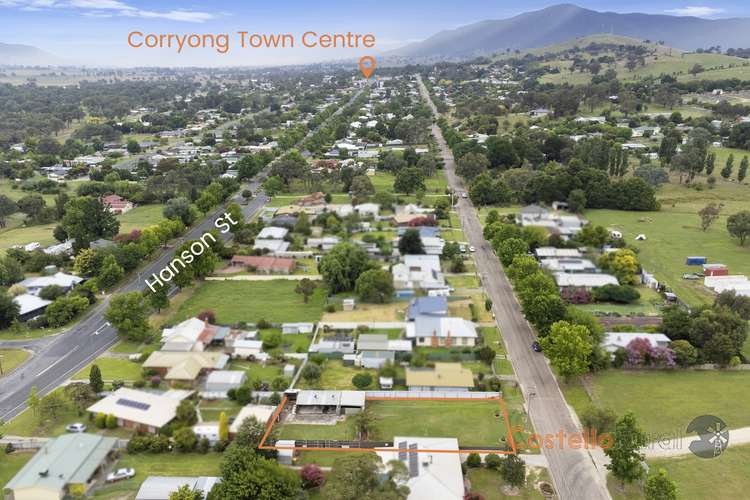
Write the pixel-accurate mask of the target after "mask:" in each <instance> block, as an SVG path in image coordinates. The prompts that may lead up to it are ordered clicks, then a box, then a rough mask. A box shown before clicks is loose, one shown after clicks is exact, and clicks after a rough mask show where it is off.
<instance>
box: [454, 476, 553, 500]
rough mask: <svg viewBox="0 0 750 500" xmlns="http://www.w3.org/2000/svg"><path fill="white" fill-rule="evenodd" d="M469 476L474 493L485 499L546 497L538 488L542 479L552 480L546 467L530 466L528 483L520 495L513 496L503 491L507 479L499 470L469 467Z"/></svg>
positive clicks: (520, 491) (501, 499) (523, 499)
mask: <svg viewBox="0 0 750 500" xmlns="http://www.w3.org/2000/svg"><path fill="white" fill-rule="evenodd" d="M467 476H468V478H469V481H470V483H471V489H470V490H469V491H471V492H472V493H479V494H481V495H482V497H483V498H484V499H485V500H504V499H507V498H518V499H522V500H525V499H539V498H544V496H542V494H541V493H540V492H539V490H538V489H537V484H538V483H539V482H540V481H546V482H550V478H549V473H547V471H546V470H545V469H541V468H533V469H532V468H530V470H528V475H527V476H526V485H525V486H524V487H523V488H522V489H520V490H519V491H518V495H514V496H512V497H510V496H507V495H505V494H504V493H503V490H502V488H503V486H505V481H504V480H503V477H502V476H501V475H500V472H499V471H496V470H491V469H485V468H479V469H471V468H470V469H468V471H467Z"/></svg>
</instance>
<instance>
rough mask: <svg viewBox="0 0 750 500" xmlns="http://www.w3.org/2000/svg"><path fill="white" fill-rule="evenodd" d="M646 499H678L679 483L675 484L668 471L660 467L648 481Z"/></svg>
mask: <svg viewBox="0 0 750 500" xmlns="http://www.w3.org/2000/svg"><path fill="white" fill-rule="evenodd" d="M644 493H645V494H646V500H677V485H675V484H674V481H672V480H671V479H670V478H669V476H667V471H665V470H664V469H659V471H658V472H657V473H656V474H652V475H650V476H649V477H648V480H647V481H646V488H645V492H644Z"/></svg>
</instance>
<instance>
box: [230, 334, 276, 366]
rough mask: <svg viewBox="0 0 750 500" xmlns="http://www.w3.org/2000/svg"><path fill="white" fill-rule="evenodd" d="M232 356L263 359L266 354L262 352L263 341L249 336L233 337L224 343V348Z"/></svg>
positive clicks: (265, 358)
mask: <svg viewBox="0 0 750 500" xmlns="http://www.w3.org/2000/svg"><path fill="white" fill-rule="evenodd" d="M224 350H225V351H226V352H227V353H228V354H230V355H231V356H232V357H233V358H245V359H247V358H250V357H253V358H255V359H258V360H261V361H265V360H267V359H268V354H267V353H264V352H263V341H262V340H255V339H249V338H235V339H234V340H232V341H231V342H226V343H225V349H224Z"/></svg>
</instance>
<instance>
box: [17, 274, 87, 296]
mask: <svg viewBox="0 0 750 500" xmlns="http://www.w3.org/2000/svg"><path fill="white" fill-rule="evenodd" d="M83 281H84V279H83V278H81V277H80V276H73V275H72V274H65V273H62V272H57V273H55V274H53V275H51V276H36V277H33V278H26V279H25V280H23V281H21V282H19V283H18V284H19V285H21V286H22V287H24V288H25V289H26V292H27V293H29V294H31V295H39V292H41V291H42V290H43V289H44V288H46V287H48V286H51V285H57V286H59V287H60V288H62V289H63V291H64V292H65V293H67V292H69V291H70V290H71V289H72V288H73V287H74V286H76V285H77V284H79V283H82V282H83Z"/></svg>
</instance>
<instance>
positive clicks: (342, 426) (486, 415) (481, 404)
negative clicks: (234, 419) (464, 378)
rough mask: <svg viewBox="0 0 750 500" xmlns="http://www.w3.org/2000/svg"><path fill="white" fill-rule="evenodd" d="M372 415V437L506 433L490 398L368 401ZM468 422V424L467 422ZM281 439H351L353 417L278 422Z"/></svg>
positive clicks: (486, 441)
mask: <svg viewBox="0 0 750 500" xmlns="http://www.w3.org/2000/svg"><path fill="white" fill-rule="evenodd" d="M367 406H368V407H369V408H370V410H372V413H373V414H374V415H375V418H376V422H375V425H374V434H373V436H372V438H373V439H377V440H385V441H388V440H391V439H393V437H394V436H424V437H428V436H429V437H456V438H457V439H458V442H459V444H460V445H461V446H491V445H499V444H501V442H503V441H501V438H504V437H505V436H506V427H505V421H504V420H503V416H502V413H501V411H500V406H499V405H498V402H497V401H496V400H493V401H477V402H474V401H468V402H467V401H450V402H449V401H368V402H367ZM468 422H471V425H466V424H467V423H468ZM279 428H280V431H281V432H280V439H353V438H354V437H355V431H354V424H353V419H351V418H347V419H346V420H344V421H343V422H339V423H337V424H336V425H306V424H293V425H281V426H279Z"/></svg>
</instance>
